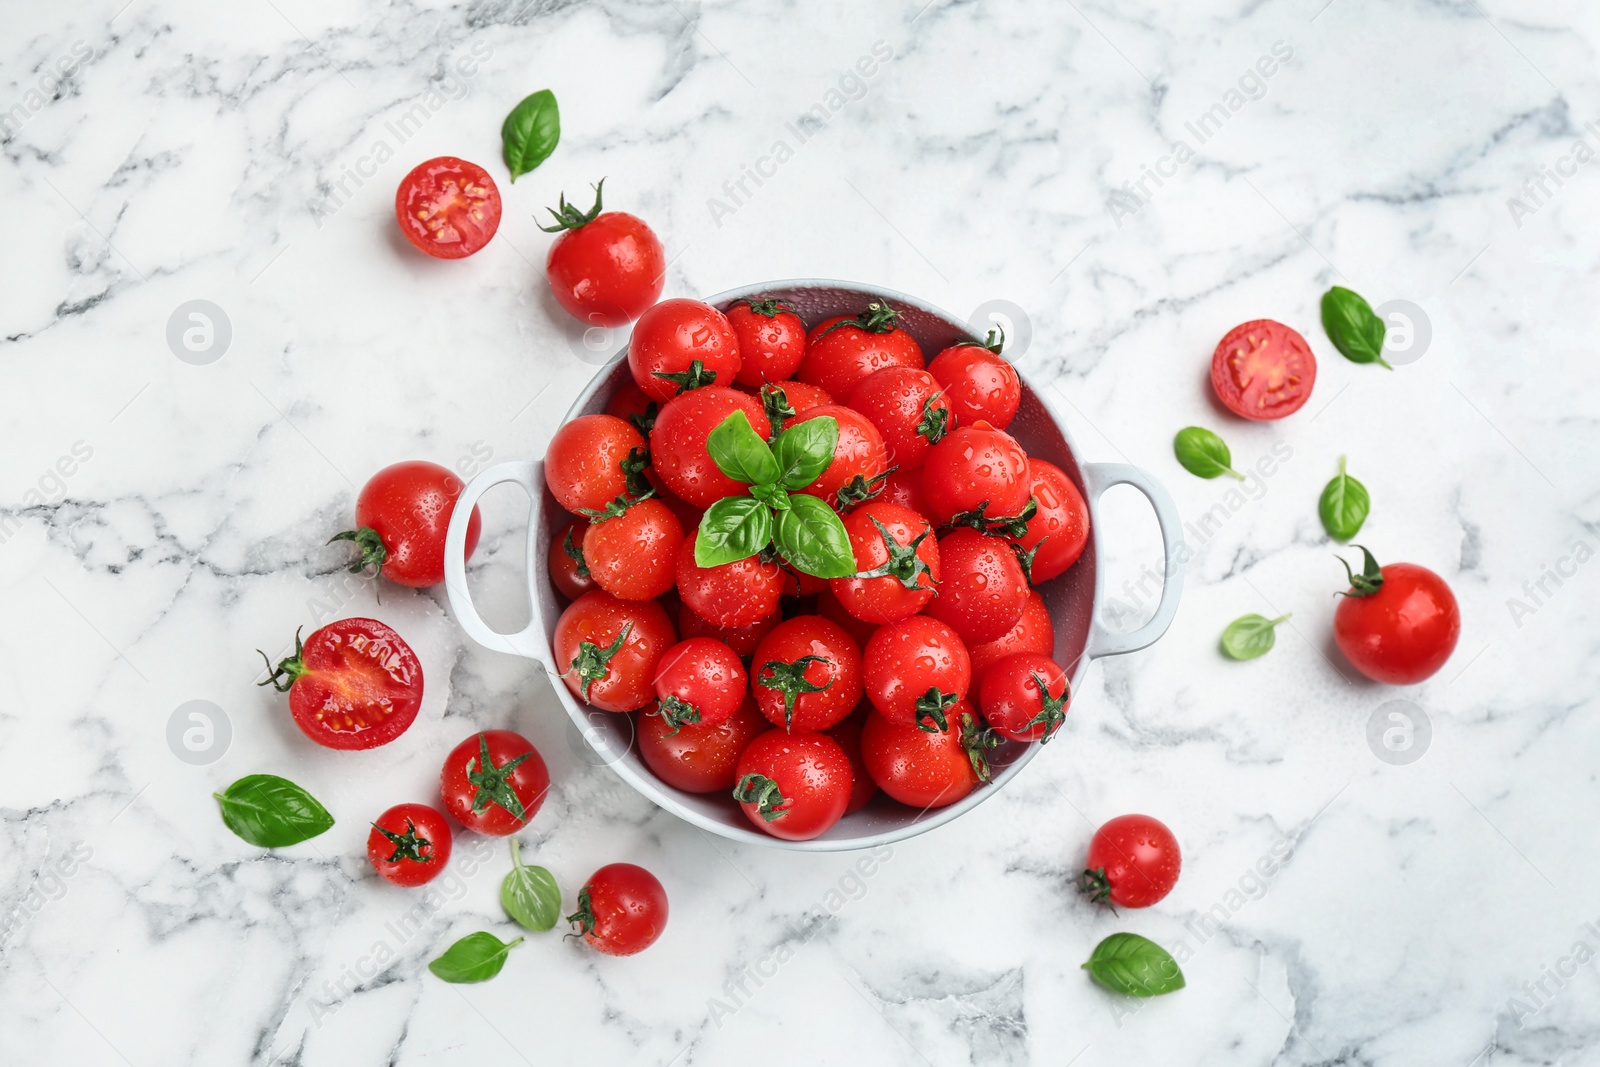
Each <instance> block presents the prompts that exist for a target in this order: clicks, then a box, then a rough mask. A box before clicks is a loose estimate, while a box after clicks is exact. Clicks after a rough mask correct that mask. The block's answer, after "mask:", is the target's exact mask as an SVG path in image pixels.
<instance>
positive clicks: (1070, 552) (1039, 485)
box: [1010, 459, 1089, 585]
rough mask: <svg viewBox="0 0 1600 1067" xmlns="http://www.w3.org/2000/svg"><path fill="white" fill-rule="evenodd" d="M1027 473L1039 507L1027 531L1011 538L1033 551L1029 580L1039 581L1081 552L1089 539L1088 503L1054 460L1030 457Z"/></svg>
mask: <svg viewBox="0 0 1600 1067" xmlns="http://www.w3.org/2000/svg"><path fill="white" fill-rule="evenodd" d="M1028 476H1029V477H1030V478H1032V480H1033V487H1032V489H1031V495H1032V496H1033V499H1034V501H1035V503H1037V504H1038V508H1039V510H1038V511H1036V512H1034V514H1033V517H1032V518H1030V519H1029V520H1028V526H1027V530H1028V532H1027V533H1025V534H1023V535H1022V536H1021V537H1012V538H1011V539H1010V540H1011V541H1012V543H1013V544H1016V545H1019V546H1020V547H1021V548H1022V550H1023V551H1024V553H1029V552H1031V553H1033V555H1032V560H1031V563H1030V564H1029V566H1028V580H1029V581H1031V582H1032V583H1033V584H1034V585H1038V584H1039V583H1040V582H1048V581H1049V580H1050V579H1052V578H1054V577H1056V576H1057V575H1059V574H1063V573H1065V572H1066V570H1067V568H1068V567H1071V566H1072V565H1073V564H1074V563H1076V562H1078V557H1079V556H1081V555H1083V546H1084V545H1086V544H1088V543H1089V505H1087V504H1085V503H1084V502H1083V494H1082V493H1080V492H1078V487H1077V486H1075V485H1073V484H1072V479H1071V478H1068V477H1067V472H1066V471H1064V470H1062V469H1061V468H1060V467H1058V466H1056V465H1055V464H1054V463H1047V462H1045V461H1044V460H1042V459H1030V460H1028Z"/></svg>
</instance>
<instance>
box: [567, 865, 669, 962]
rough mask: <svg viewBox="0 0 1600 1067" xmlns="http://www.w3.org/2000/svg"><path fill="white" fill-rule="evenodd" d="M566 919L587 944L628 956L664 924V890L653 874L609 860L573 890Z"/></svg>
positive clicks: (640, 949)
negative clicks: (572, 905)
mask: <svg viewBox="0 0 1600 1067" xmlns="http://www.w3.org/2000/svg"><path fill="white" fill-rule="evenodd" d="M567 922H569V923H571V924H572V925H573V928H574V929H575V930H576V931H577V932H578V933H579V934H580V935H582V937H583V940H584V941H585V942H586V943H587V944H588V945H589V947H591V948H593V949H596V950H598V951H600V952H604V953H605V954H606V955H608V956H631V955H633V954H634V953H635V952H643V951H644V950H645V949H647V948H649V947H650V946H651V945H653V944H655V943H656V938H658V937H660V936H661V931H663V930H665V929H666V927H667V891H666V890H665V889H662V888H661V883H660V882H659V881H657V880H656V876H655V875H653V874H651V873H650V872H649V871H647V870H645V869H644V868H643V867H636V866H634V865H633V864H631V863H608V864H606V865H605V866H604V867H601V868H600V869H599V870H598V871H595V872H594V873H593V874H591V875H590V876H589V880H588V881H587V882H585V883H584V884H583V888H582V889H580V890H579V891H578V910H577V911H575V912H573V913H572V914H571V915H568V916H567Z"/></svg>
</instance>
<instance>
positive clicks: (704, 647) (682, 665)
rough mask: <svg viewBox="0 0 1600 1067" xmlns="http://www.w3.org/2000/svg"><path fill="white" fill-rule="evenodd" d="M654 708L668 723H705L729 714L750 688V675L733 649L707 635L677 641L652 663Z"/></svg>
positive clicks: (669, 724)
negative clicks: (653, 669)
mask: <svg viewBox="0 0 1600 1067" xmlns="http://www.w3.org/2000/svg"><path fill="white" fill-rule="evenodd" d="M655 690H656V697H657V698H658V699H657V703H656V707H655V710H654V711H652V712H648V713H647V714H651V715H657V716H659V717H660V718H661V720H662V721H663V722H665V723H666V724H667V725H668V726H669V727H681V726H683V725H685V724H686V723H699V724H701V725H702V726H709V725H712V724H713V723H719V722H721V721H722V720H723V719H726V718H727V717H728V716H730V715H732V714H733V713H734V711H735V710H736V709H737V708H738V707H739V705H740V704H742V703H744V700H745V697H746V695H747V694H748V693H749V692H750V679H749V678H748V677H746V675H745V673H744V664H742V663H740V662H739V657H738V656H737V655H736V654H735V653H734V651H733V649H731V648H729V647H728V646H727V645H725V644H723V643H722V642H721V641H718V640H716V639H714V638H710V637H691V638H689V639H688V640H686V641H679V642H678V643H677V644H675V645H673V646H672V647H671V648H669V649H667V650H666V651H665V652H663V653H662V654H661V660H660V662H659V663H658V664H657V665H656V678H655Z"/></svg>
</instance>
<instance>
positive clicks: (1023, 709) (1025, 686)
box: [978, 652, 1071, 741]
mask: <svg viewBox="0 0 1600 1067" xmlns="http://www.w3.org/2000/svg"><path fill="white" fill-rule="evenodd" d="M1041 683H1042V685H1041ZM1070 696H1071V694H1070V693H1069V686H1068V684H1067V675H1066V672H1065V671H1063V670H1062V669H1061V668H1060V667H1059V666H1057V665H1056V661H1055V660H1053V659H1051V658H1050V657H1049V656H1040V655H1037V654H1036V653H1032V652H1019V653H1017V654H1016V655H1014V656H1007V657H1006V658H1005V659H1003V660H1001V661H1000V662H999V663H996V664H995V665H994V666H993V667H990V668H989V670H988V671H987V672H986V673H985V674H984V676H983V688H982V689H981V690H980V691H979V694H978V704H979V706H980V707H982V708H983V717H984V719H985V721H987V722H988V724H989V728H990V729H991V730H993V731H994V732H995V733H997V734H999V735H1000V736H1001V737H1008V738H1010V739H1011V740H1013V741H1049V740H1050V738H1052V737H1054V736H1055V732H1056V731H1057V730H1059V729H1060V728H1061V723H1062V722H1063V721H1065V719H1066V717H1067V702H1068V700H1069V699H1070Z"/></svg>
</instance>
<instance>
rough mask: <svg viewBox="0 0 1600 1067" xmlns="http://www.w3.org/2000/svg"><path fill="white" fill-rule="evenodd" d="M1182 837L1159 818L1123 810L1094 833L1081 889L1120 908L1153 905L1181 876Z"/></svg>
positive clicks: (1080, 884)
mask: <svg viewBox="0 0 1600 1067" xmlns="http://www.w3.org/2000/svg"><path fill="white" fill-rule="evenodd" d="M1182 866H1183V856H1182V855H1181V854H1180V853H1179V851H1178V839H1177V838H1176V837H1173V836H1172V831H1171V830H1169V829H1167V827H1166V824H1165V823H1163V822H1161V821H1160V820H1159V819H1152V818H1151V817H1150V816H1148V815H1118V816H1117V817H1116V818H1115V819H1112V820H1111V821H1110V822H1108V823H1106V824H1105V825H1104V826H1102V827H1100V829H1098V830H1096V831H1095V832H1094V837H1093V838H1091V839H1090V841H1089V860H1088V863H1087V864H1086V865H1085V870H1084V872H1083V874H1082V875H1080V876H1079V879H1078V891H1079V892H1080V893H1083V894H1085V895H1087V896H1088V897H1089V898H1090V899H1091V900H1109V901H1110V902H1111V903H1112V904H1115V905H1116V906H1118V907H1120V908H1148V907H1149V906H1150V905H1152V904H1154V903H1155V902H1156V901H1158V900H1160V899H1161V898H1162V897H1164V896H1166V895H1167V894H1168V893H1170V892H1172V887H1173V885H1174V884H1176V883H1177V881H1178V871H1179V869H1180V868H1182Z"/></svg>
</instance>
